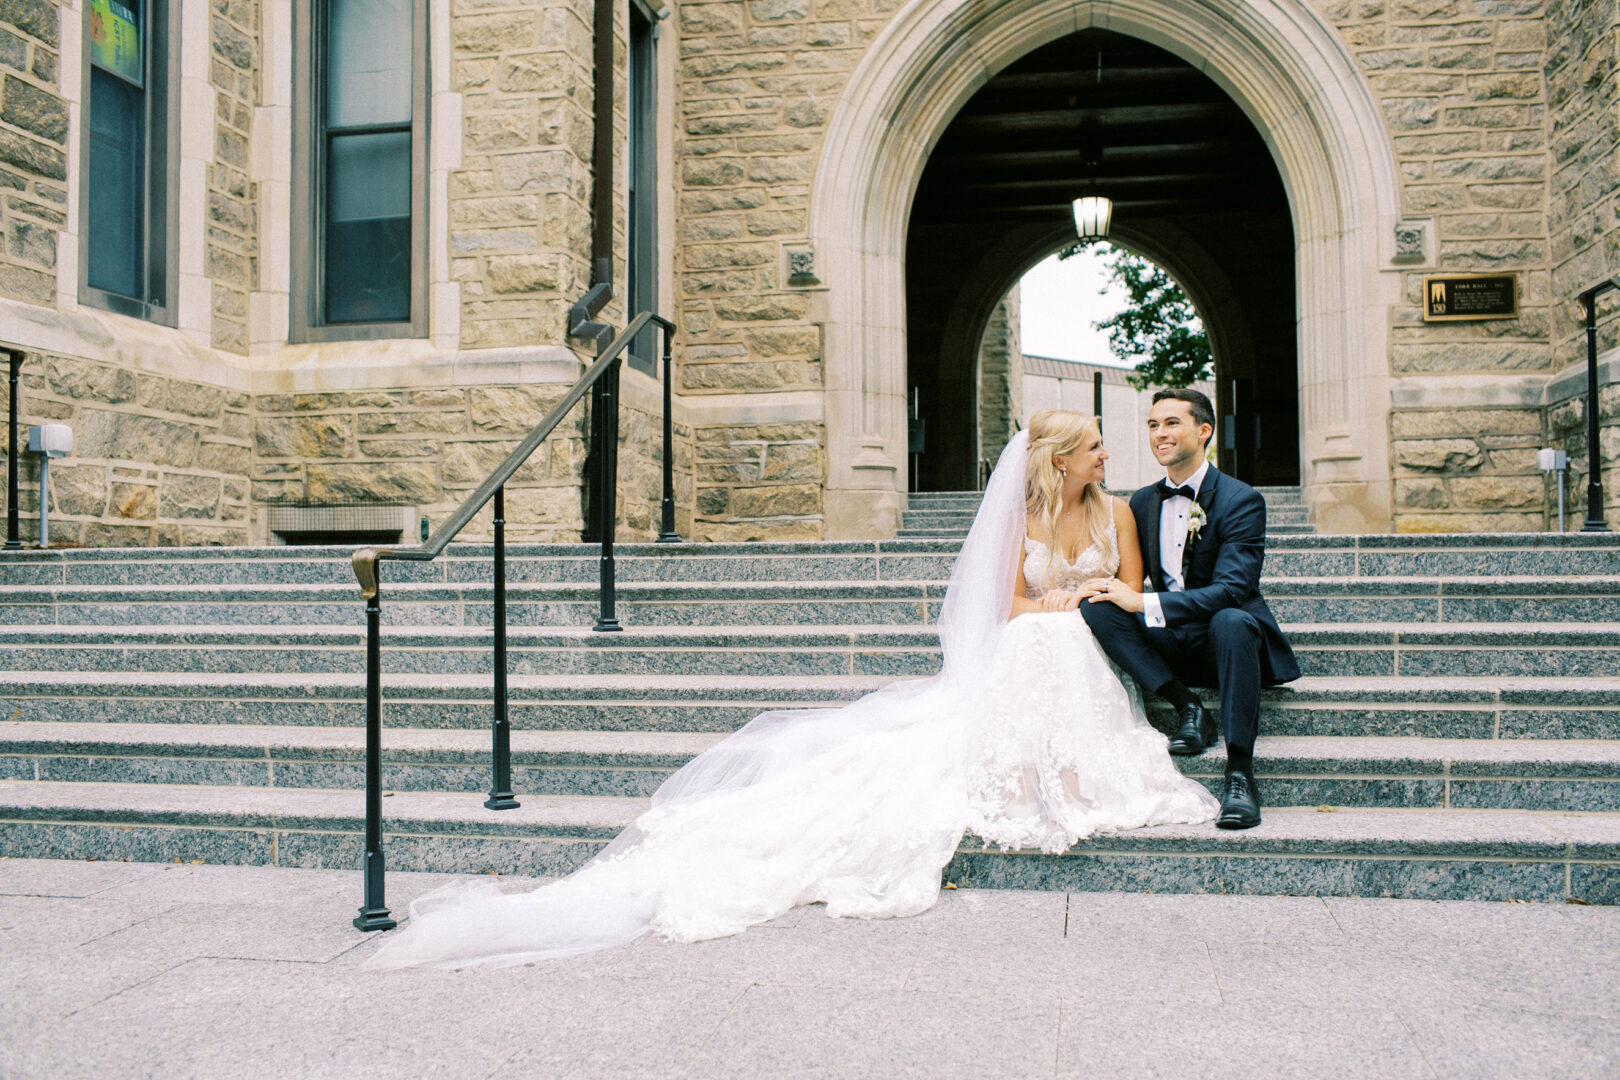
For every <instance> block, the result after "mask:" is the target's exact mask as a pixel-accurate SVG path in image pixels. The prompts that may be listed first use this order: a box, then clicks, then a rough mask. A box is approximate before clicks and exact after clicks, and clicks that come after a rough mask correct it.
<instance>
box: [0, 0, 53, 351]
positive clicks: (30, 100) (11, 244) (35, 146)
mask: <svg viewBox="0 0 1620 1080" xmlns="http://www.w3.org/2000/svg"><path fill="white" fill-rule="evenodd" d="M60 47H61V25H60V19H59V16H58V11H57V7H56V5H55V4H54V3H52V2H51V0H6V2H5V3H4V4H0V296H7V297H11V298H13V299H16V300H26V301H28V302H30V303H35V304H51V303H53V302H54V301H55V299H56V235H57V232H58V231H59V230H60V229H61V228H62V226H63V225H64V224H65V223H66V221H67V186H66V181H67V139H68V108H67V105H66V103H65V102H63V100H62V97H61V95H60V93H59V92H58V87H59V80H60V78H61V74H60V73H61V63H60V59H59V56H58V49H59V48H60ZM0 334H3V331H0Z"/></svg>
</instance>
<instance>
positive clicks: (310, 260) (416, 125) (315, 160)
mask: <svg viewBox="0 0 1620 1080" xmlns="http://www.w3.org/2000/svg"><path fill="white" fill-rule="evenodd" d="M328 2H329V0H298V2H297V3H295V4H294V5H293V114H292V192H291V195H292V230H291V237H290V241H291V266H290V267H289V271H290V272H289V275H288V283H289V287H290V289H291V295H290V296H289V297H288V305H287V315H288V328H287V329H288V340H289V341H290V342H295V343H303V342H320V341H376V340H383V339H388V338H420V337H426V336H427V333H428V319H427V308H428V304H427V298H428V220H427V216H428V168H429V158H428V104H429V101H430V97H429V92H430V91H429V87H428V77H429V74H430V67H429V63H428V48H429V33H428V3H427V0H411V30H412V33H411V283H410V302H411V315H410V318H409V319H401V320H398V321H392V322H363V323H362V322H356V323H327V322H326V321H325V318H324V315H323V311H324V307H325V304H324V301H325V295H324V279H325V268H324V266H323V265H322V259H323V257H324V256H323V253H324V252H325V250H326V245H325V243H324V241H325V236H324V228H325V222H324V220H323V219H324V217H325V214H324V210H325V198H326V187H325V176H326V166H327V161H326V125H325V122H324V120H323V119H322V118H321V112H322V109H321V106H322V104H324V102H325V100H326V69H325V57H326V21H327V20H326V11H327V4H328Z"/></svg>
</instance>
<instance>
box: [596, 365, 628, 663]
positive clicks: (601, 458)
mask: <svg viewBox="0 0 1620 1080" xmlns="http://www.w3.org/2000/svg"><path fill="white" fill-rule="evenodd" d="M619 365H620V361H619V360H618V359H617V358H615V359H614V360H613V361H612V363H610V364H609V365H608V369H607V370H606V371H605V372H603V373H602V378H601V379H600V380H599V381H598V382H597V384H596V385H597V386H598V387H599V388H600V394H599V395H598V397H597V399H596V404H597V405H598V406H599V407H600V408H601V411H602V412H601V415H602V423H601V426H600V428H598V430H599V431H600V432H601V438H602V442H601V451H600V453H598V454H597V456H596V484H597V487H596V509H597V514H598V517H597V531H596V535H597V538H598V539H599V540H600V541H601V543H602V560H601V583H600V591H601V610H600V612H599V613H598V615H597V617H596V625H595V626H593V627H591V629H593V630H601V631H614V630H623V629H624V627H622V626H620V625H619V620H618V619H617V618H616V617H615V616H614V610H613V609H614V604H615V601H616V599H617V597H616V596H615V594H614V580H613V576H614V564H613V532H614V527H615V525H616V524H617V521H618V516H619V515H618V506H617V499H618V487H619V483H618V479H619V478H618V471H619V468H618V467H619Z"/></svg>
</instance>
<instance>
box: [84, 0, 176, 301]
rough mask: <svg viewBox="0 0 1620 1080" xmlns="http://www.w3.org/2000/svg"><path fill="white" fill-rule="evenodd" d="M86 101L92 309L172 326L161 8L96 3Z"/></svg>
mask: <svg viewBox="0 0 1620 1080" xmlns="http://www.w3.org/2000/svg"><path fill="white" fill-rule="evenodd" d="M85 7H86V17H87V20H88V23H89V33H88V35H87V39H88V43H89V48H88V59H89V63H88V64H86V65H85V68H86V80H85V81H86V86H85V93H86V97H87V106H88V107H87V110H86V111H87V113H88V118H89V122H88V123H87V124H86V125H85V127H86V134H85V141H84V144H83V145H84V162H85V167H84V174H83V175H84V180H83V184H82V187H83V204H82V205H83V211H84V229H83V236H84V258H83V271H82V277H81V282H80V284H81V288H80V293H81V295H82V296H83V298H84V299H85V300H86V301H88V302H90V303H93V304H96V305H99V306H102V307H106V308H110V309H112V310H114V311H121V312H123V313H125V314H129V315H136V316H140V317H144V318H155V319H158V320H160V321H171V320H170V319H169V296H170V293H171V292H172V291H173V290H172V284H171V276H170V272H171V270H172V269H173V261H174V260H173V258H172V252H171V250H170V230H169V222H170V220H171V217H172V215H171V212H170V194H171V191H172V188H173V185H172V184H171V183H170V176H171V174H172V171H173V169H174V164H175V163H174V162H173V160H172V157H171V154H170V146H169V138H168V132H169V127H170V122H171V119H172V117H171V106H172V104H173V103H172V101H171V95H170V93H169V81H168V80H169V72H170V70H171V69H172V66H173V65H172V60H173V57H172V56H171V54H170V49H169V37H170V35H169V28H168V20H167V15H168V10H167V5H166V3H164V0H90V3H88V4H86V5H85Z"/></svg>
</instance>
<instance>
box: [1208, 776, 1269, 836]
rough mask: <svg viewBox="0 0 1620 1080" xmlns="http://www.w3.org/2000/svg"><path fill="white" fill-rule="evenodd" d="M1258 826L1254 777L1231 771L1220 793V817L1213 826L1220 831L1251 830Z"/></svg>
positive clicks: (1257, 800) (1256, 789)
mask: <svg viewBox="0 0 1620 1080" xmlns="http://www.w3.org/2000/svg"><path fill="white" fill-rule="evenodd" d="M1258 824H1260V790H1259V789H1258V788H1256V787H1255V786H1254V777H1252V776H1250V775H1249V774H1248V773H1244V772H1238V771H1237V770H1235V769H1234V770H1233V771H1231V772H1229V773H1227V774H1226V783H1225V785H1224V786H1223V788H1222V792H1221V816H1220V817H1218V818H1216V819H1215V825H1216V827H1217V828H1221V829H1252V828H1254V827H1255V826H1256V825H1258Z"/></svg>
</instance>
